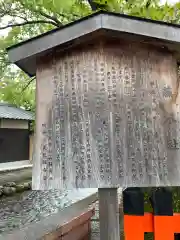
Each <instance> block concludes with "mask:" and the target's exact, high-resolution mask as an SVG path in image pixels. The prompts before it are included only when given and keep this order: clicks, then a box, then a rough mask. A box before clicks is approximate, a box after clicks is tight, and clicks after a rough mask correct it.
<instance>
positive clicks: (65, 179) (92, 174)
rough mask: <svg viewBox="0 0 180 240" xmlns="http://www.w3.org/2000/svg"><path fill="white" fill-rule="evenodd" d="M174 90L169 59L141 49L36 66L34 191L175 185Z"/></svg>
mask: <svg viewBox="0 0 180 240" xmlns="http://www.w3.org/2000/svg"><path fill="white" fill-rule="evenodd" d="M59 55H60V54H59ZM177 90H178V77H177V64H176V60H175V58H174V57H173V55H172V54H171V53H169V52H167V51H166V50H161V51H159V50H158V49H155V48H152V47H149V46H147V45H144V44H135V43H133V44H129V43H123V42H118V43H115V42H113V43H111V42H109V43H106V44H101V45H96V47H94V46H88V44H87V46H86V47H84V46H82V48H81V49H78V50H72V51H71V52H68V51H67V52H66V53H63V54H61V56H57V55H56V56H55V55H54V57H52V58H51V57H50V58H49V60H47V59H46V58H44V59H42V60H41V62H39V64H38V71H37V114H36V147H35V154H34V170H33V189H50V188H58V189H63V188H69V189H71V188H76V187H77V188H89V187H90V188H91V187H99V188H101V187H104V188H106V187H116V186H121V187H128V186H164V185H180V158H179V156H180V154H179V153H180V150H179V146H180V145H179V136H180V132H179V126H180V125H179V105H178V104H176V102H177V103H178V102H180V99H179V95H178V91H177ZM176 95H177V96H176ZM172 99H173V100H172Z"/></svg>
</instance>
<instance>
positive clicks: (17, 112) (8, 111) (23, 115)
mask: <svg viewBox="0 0 180 240" xmlns="http://www.w3.org/2000/svg"><path fill="white" fill-rule="evenodd" d="M3 118H6V119H18V120H27V121H31V120H34V115H33V113H32V112H28V111H25V110H24V109H21V108H17V107H15V106H13V105H10V104H7V103H0V119H3Z"/></svg>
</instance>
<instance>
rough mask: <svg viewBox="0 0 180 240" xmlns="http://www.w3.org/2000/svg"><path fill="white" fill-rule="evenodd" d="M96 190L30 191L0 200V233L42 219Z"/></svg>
mask: <svg viewBox="0 0 180 240" xmlns="http://www.w3.org/2000/svg"><path fill="white" fill-rule="evenodd" d="M94 192H96V189H79V190H69V191H63V192H61V191H58V190H52V191H29V192H25V193H23V194H21V195H16V196H13V197H9V198H4V199H2V200H0V234H2V233H6V232H7V233H9V232H11V231H13V230H15V229H19V228H21V227H22V226H25V225H26V224H29V223H31V222H36V221H39V220H41V219H42V218H44V217H47V216H48V215H51V214H53V213H56V212H58V211H59V210H60V209H62V208H64V207H67V206H69V205H71V204H72V203H74V202H76V201H78V200H80V199H83V198H84V197H86V196H88V195H89V194H92V193H94Z"/></svg>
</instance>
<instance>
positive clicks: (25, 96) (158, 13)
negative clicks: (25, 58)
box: [0, 0, 180, 110]
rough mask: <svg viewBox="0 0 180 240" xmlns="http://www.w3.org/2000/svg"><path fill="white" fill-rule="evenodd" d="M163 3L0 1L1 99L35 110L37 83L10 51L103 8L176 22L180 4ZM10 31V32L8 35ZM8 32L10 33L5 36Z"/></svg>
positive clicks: (153, 0) (140, 0) (127, 0)
mask: <svg viewBox="0 0 180 240" xmlns="http://www.w3.org/2000/svg"><path fill="white" fill-rule="evenodd" d="M159 2H160V1H159V0H65V1H60V0H0V100H3V101H8V102H10V103H13V104H16V105H17V106H23V107H24V108H25V109H28V110H29V109H31V110H34V108H35V100H34V99H35V94H34V92H35V91H34V89H35V81H33V80H32V79H29V77H28V76H27V75H26V74H24V73H23V72H22V71H21V70H19V69H18V68H16V67H15V66H13V65H12V64H11V63H10V62H9V60H8V57H7V54H6V50H5V49H6V48H7V47H8V46H11V45H13V44H16V43H18V42H20V41H23V40H26V39H28V38H32V37H33V36H36V35H38V34H41V33H43V32H46V31H49V30H51V29H53V28H57V27H61V26H62V25H64V24H66V23H68V22H71V21H75V20H76V19H79V18H81V17H83V16H86V15H88V14H90V13H92V12H93V11H98V10H100V9H102V10H106V11H113V12H118V13H124V14H128V15H133V16H140V17H145V18H150V19H154V20H163V21H168V22H173V23H175V22H176V23H178V22H179V21H180V17H179V15H180V3H176V4H174V5H168V4H165V5H160V3H159ZM4 31H6V32H4ZM5 33H7V34H5Z"/></svg>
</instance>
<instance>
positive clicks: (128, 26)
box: [7, 12, 180, 76]
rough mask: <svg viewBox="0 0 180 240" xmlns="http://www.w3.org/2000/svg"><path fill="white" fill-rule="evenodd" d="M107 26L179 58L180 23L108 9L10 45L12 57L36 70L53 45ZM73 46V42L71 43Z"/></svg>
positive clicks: (31, 72) (25, 68)
mask: <svg viewBox="0 0 180 240" xmlns="http://www.w3.org/2000/svg"><path fill="white" fill-rule="evenodd" d="M104 30H108V31H112V32H116V33H119V35H118V36H119V37H121V38H122V37H123V34H129V35H132V37H133V36H140V37H141V39H144V40H145V41H147V40H148V39H149V41H151V42H152V40H156V41H154V44H156V43H159V44H160V46H161V47H169V48H170V50H174V51H176V52H178V54H179V55H178V56H179V59H178V60H180V26H179V25H175V24H168V23H164V22H160V21H152V20H147V19H143V18H137V17H130V16H127V15H121V14H114V13H108V12H98V13H95V14H92V15H90V16H88V17H85V18H83V19H80V20H78V21H75V22H73V23H70V24H67V25H65V26H63V27H61V28H57V29H55V30H53V31H49V32H47V33H45V34H42V35H39V36H37V37H35V38H32V39H29V40H27V41H25V42H21V43H19V44H17V45H14V46H12V47H10V48H8V49H7V50H8V55H9V58H10V61H11V62H13V63H16V65H17V66H19V67H20V68H21V69H22V70H23V71H25V72H26V73H27V74H29V75H30V76H33V75H35V73H36V59H37V57H39V56H42V55H43V54H45V53H46V52H48V51H50V50H52V49H53V48H55V47H57V46H60V47H61V48H62V49H63V47H64V44H65V43H70V42H73V41H74V40H76V39H81V42H83V39H84V41H86V40H87V39H86V38H84V37H85V36H87V35H91V36H92V35H93V33H95V32H97V31H103V32H104ZM72 46H73V44H72Z"/></svg>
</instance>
